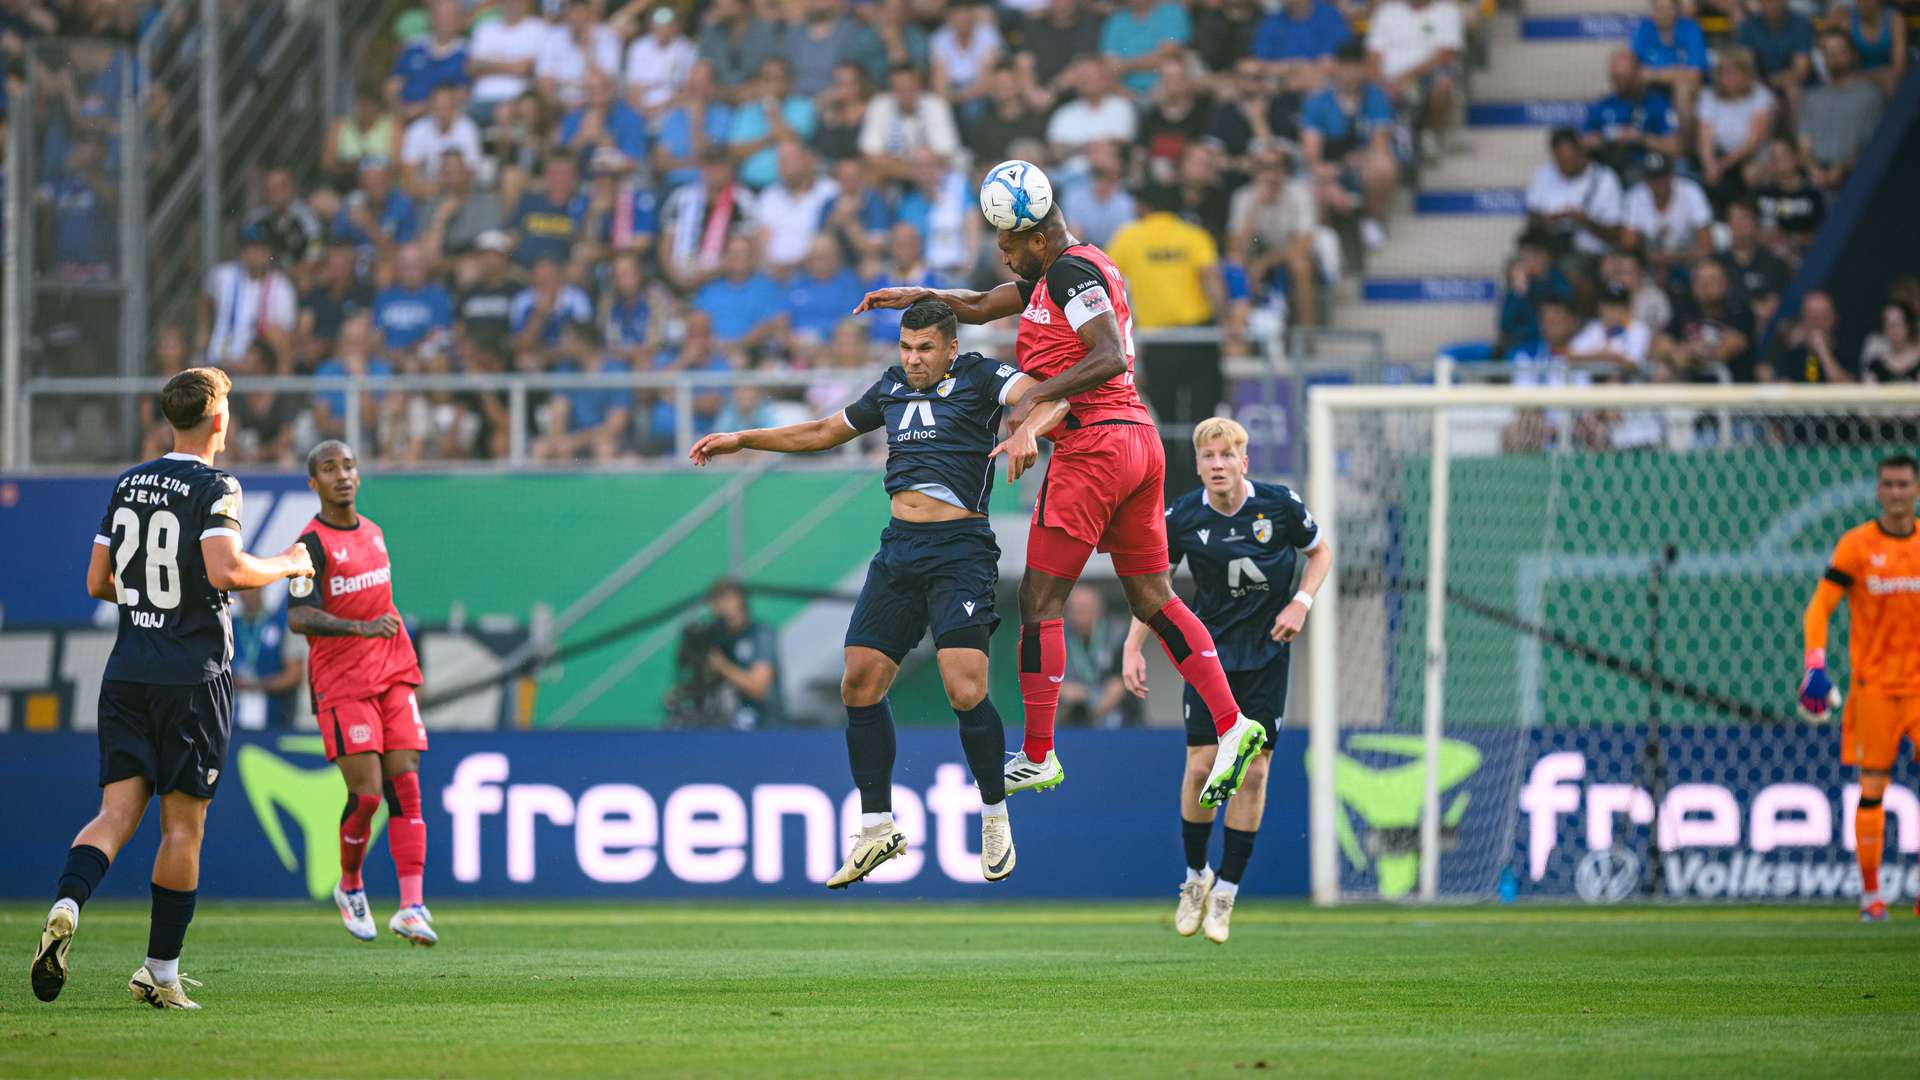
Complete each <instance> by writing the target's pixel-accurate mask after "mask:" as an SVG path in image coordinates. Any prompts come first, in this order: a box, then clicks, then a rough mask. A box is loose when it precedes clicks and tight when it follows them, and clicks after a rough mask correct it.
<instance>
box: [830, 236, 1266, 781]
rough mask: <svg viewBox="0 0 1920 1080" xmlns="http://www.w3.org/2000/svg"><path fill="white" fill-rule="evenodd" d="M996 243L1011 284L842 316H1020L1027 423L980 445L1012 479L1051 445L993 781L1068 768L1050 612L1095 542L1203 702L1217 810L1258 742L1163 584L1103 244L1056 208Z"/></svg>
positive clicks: (1149, 457)
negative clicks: (1012, 701) (999, 770)
mask: <svg viewBox="0 0 1920 1080" xmlns="http://www.w3.org/2000/svg"><path fill="white" fill-rule="evenodd" d="M996 242H997V243H998V244H999V245H1000V255H1001V258H1002V259H1003V260H1004V261H1005V262H1006V264H1007V268H1008V269H1010V270H1012V271H1013V272H1014V273H1015V274H1016V275H1018V276H1019V277H1020V280H1019V281H1012V282H1007V283H1006V284H1003V285H998V286H995V287H994V288H993V289H992V290H990V291H988V292H971V291H968V290H964V289H922V288H914V287H899V288H891V289H877V290H875V291H873V292H870V293H868V294H867V295H866V298H865V299H864V300H862V301H861V302H860V306H859V307H858V308H856V309H855V313H856V314H857V313H859V312H862V311H867V310H870V309H872V308H897V307H906V306H907V305H909V304H913V303H917V302H919V301H922V300H939V301H941V302H943V303H945V304H947V305H948V306H949V307H951V308H952V309H953V310H954V312H955V314H957V315H958V316H959V318H960V319H962V320H963V321H965V322H969V323H986V322H992V321H994V320H996V319H1003V318H1006V317H1008V316H1010V315H1019V316H1020V330H1019V334H1018V336H1017V338H1016V344H1015V351H1016V355H1017V357H1018V359H1019V365H1020V370H1022V371H1024V372H1025V373H1027V374H1028V375H1030V376H1032V377H1034V378H1037V379H1044V380H1046V381H1045V382H1042V383H1041V384H1040V385H1039V386H1037V387H1035V388H1034V390H1033V392H1032V393H1030V394H1028V395H1027V400H1028V402H1029V403H1030V409H1031V411H1030V412H1028V414H1027V416H1026V418H1025V420H1024V421H1022V422H1021V423H1020V424H1019V426H1018V427H1017V428H1016V429H1015V430H1014V432H1013V434H1012V435H1011V436H1010V437H1009V438H1008V439H1007V440H1006V441H1005V442H1004V443H1002V444H1000V445H999V446H996V447H994V450H993V452H994V453H995V454H998V453H1000V452H1001V451H1002V450H1005V451H1007V462H1008V463H1007V479H1008V481H1009V482H1011V481H1013V480H1017V479H1019V477H1020V474H1021V473H1022V472H1025V471H1026V470H1027V469H1028V468H1029V467H1031V466H1032V465H1033V463H1034V462H1035V461H1036V460H1038V458H1039V456H1040V448H1039V443H1038V441H1037V440H1038V438H1039V436H1041V435H1043V434H1044V435H1045V436H1046V437H1047V438H1049V439H1051V440H1052V441H1053V457H1052V460H1051V461H1050V462H1049V463H1048V465H1047V476H1046V480H1045V481H1044V482H1043V483H1042V484H1041V486H1040V497H1039V499H1038V501H1037V502H1036V503H1035V504H1034V508H1033V521H1032V524H1031V525H1030V526H1029V529H1028V533H1027V572H1026V576H1025V577H1024V578H1022V579H1021V581H1020V697H1021V700H1022V701H1023V702H1024V703H1025V704H1026V739H1025V741H1024V743H1023V745H1022V746H1021V749H1020V753H1018V754H1016V755H1014V757H1013V759H1012V760H1011V761H1009V762H1007V767H1006V777H1007V790H1008V791H1010V792H1011V791H1025V790H1027V789H1029V788H1035V789H1039V788H1048V787H1052V786H1054V785H1055V784H1058V783H1060V781H1061V780H1063V779H1064V778H1065V776H1066V773H1065V770H1063V769H1062V768H1061V767H1060V760H1059V757H1058V756H1057V755H1056V754H1055V753H1054V749H1053V720H1054V713H1055V712H1056V711H1057V710H1058V708H1059V705H1060V683H1061V681H1062V680H1063V679H1064V678H1065V676H1066V672H1067V652H1066V624H1065V622H1064V620H1063V616H1064V614H1065V612H1066V603H1067V594H1068V593H1070V592H1072V591H1073V584H1074V582H1075V581H1076V580H1078V579H1079V577H1080V571H1081V570H1082V569H1084V568H1085V566H1086V564H1087V560H1088V559H1089V558H1091V557H1092V555H1093V553H1094V551H1095V550H1096V549H1097V550H1100V551H1105V552H1107V553H1109V554H1110V555H1111V556H1112V558H1113V569H1114V572H1115V573H1116V574H1118V575H1119V576H1120V586H1121V589H1122V590H1123V591H1124V592H1125V593H1126V595H1127V606H1128V607H1130V608H1131V609H1132V610H1133V615H1134V617H1135V618H1137V619H1139V620H1140V621H1142V622H1144V623H1146V624H1147V625H1148V626H1150V627H1152V628H1153V632H1154V633H1155V634H1156V635H1158V636H1159V638H1160V644H1161V647H1163V648H1164V649H1166V652H1167V656H1168V658H1169V659H1171V660H1172V661H1173V663H1174V666H1175V667H1177V668H1179V669H1180V677H1181V678H1183V679H1185V680H1186V681H1187V682H1188V684H1190V685H1191V686H1193V688H1194V689H1195V691H1196V692H1197V693H1198V694H1199V695H1200V697H1201V699H1202V700H1204V701H1205V702H1206V705H1207V711H1208V713H1209V714H1210V715H1211V716H1212V717H1213V721H1214V730H1215V734H1216V735H1217V736H1218V738H1219V746H1220V753H1219V756H1218V758H1217V759H1216V760H1215V762H1214V768H1213V772H1212V774H1211V775H1210V776H1209V777H1208V778H1207V785H1206V788H1205V789H1204V790H1203V791H1202V792H1201V793H1200V802H1201V804H1202V805H1204V806H1219V805H1220V804H1221V803H1224V802H1226V801H1227V799H1228V797H1229V796H1231V795H1232V794H1233V793H1234V792H1235V791H1238V790H1239V789H1240V781H1241V777H1242V776H1243V775H1244V774H1245V772H1246V768H1247V763H1248V762H1249V761H1251V760H1252V759H1253V756H1254V755H1255V754H1256V753H1258V752H1259V750H1260V747H1261V746H1262V745H1263V744H1264V743H1265V735H1264V734H1263V732H1262V730H1261V727H1260V725H1259V724H1257V723H1255V722H1254V721H1252V720H1250V719H1248V718H1247V717H1245V716H1242V715H1240V709H1239V706H1237V705H1235V704H1234V700H1233V691H1232V689H1231V688H1230V687H1229V685H1228V683H1227V676H1226V672H1224V671H1223V670H1221V667H1220V660H1219V658H1218V656H1217V655H1216V654H1215V652H1214V645H1213V638H1212V637H1211V636H1210V635H1209V634H1208V633H1207V628H1206V627H1205V626H1203V625H1201V622H1200V620H1199V619H1198V618H1196V617H1195V616H1194V614H1193V612H1192V611H1189V610H1188V609H1187V605H1186V604H1184V603H1182V602H1181V601H1180V598H1179V597H1177V596H1175V595H1173V590H1172V589H1170V588H1169V587H1168V586H1167V531H1166V526H1165V522H1164V521H1163V520H1162V519H1163V517H1164V515H1165V505H1164V503H1165V496H1164V492H1163V490H1162V485H1163V484H1164V481H1165V477H1166V471H1167V460H1166V451H1165V449H1164V448H1162V447H1161V445H1160V433H1159V432H1158V431H1156V430H1155V429H1154V425H1153V417H1152V416H1150V415H1149V414H1148V413H1147V409H1146V406H1144V405H1142V404H1141V403H1140V395H1139V394H1138V393H1136V392H1135V390H1134V387H1133V316H1132V313H1131V311H1132V309H1131V308H1130V307H1129V306H1128V302H1127V290H1126V283H1125V282H1124V281H1123V280H1122V279H1121V277H1120V271H1119V270H1118V269H1116V268H1115V267H1114V265H1113V260H1111V259H1109V258H1107V254H1106V252H1104V251H1101V250H1100V249H1099V248H1097V247H1095V246H1094V245H1092V244H1087V243H1082V242H1081V241H1080V239H1079V238H1077V237H1075V236H1074V235H1073V234H1072V233H1071V232H1069V231H1068V230H1067V222H1066V218H1065V217H1063V216H1062V215H1061V213H1060V207H1059V206H1057V205H1056V206H1054V207H1053V208H1052V209H1051V210H1049V211H1047V213H1046V215H1045V216H1044V217H1042V218H1041V219H1040V221H1039V222H1038V223H1037V224H1035V225H1033V226H1032V227H1030V228H1028V229H1026V230H1025V231H1021V232H1012V231H1009V230H1006V229H1002V230H1000V232H999V234H998V236H997V239H996Z"/></svg>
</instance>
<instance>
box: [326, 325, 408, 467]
mask: <svg viewBox="0 0 1920 1080" xmlns="http://www.w3.org/2000/svg"><path fill="white" fill-rule="evenodd" d="M313 373H314V374H315V375H335V376H339V375H361V376H367V375H391V374H393V365H392V364H389V363H388V362H387V361H386V360H385V359H384V358H383V357H381V356H380V355H379V354H378V353H376V352H374V351H373V316H371V315H369V314H367V313H365V312H362V313H360V314H358V315H355V316H352V317H351V318H349V319H348V320H347V321H346V322H344V323H341V324H340V339H339V341H338V342H337V343H336V345H335V349H334V354H333V355H332V356H331V357H328V358H327V359H325V360H322V361H320V363H319V364H317V365H315V367H314V369H313ZM386 396H387V394H386V391H384V390H373V391H368V392H367V394H366V396H365V397H364V398H362V399H361V404H360V422H361V424H362V425H365V426H367V427H369V428H370V427H371V426H372V424H373V421H374V415H375V411H374V410H375V406H377V405H378V404H379V403H380V402H382V401H384V400H386ZM313 422H314V428H315V430H316V431H318V432H319V434H320V435H321V436H322V437H323V438H336V439H338V438H343V437H345V436H346V434H347V392H346V391H344V390H322V391H319V392H317V393H315V394H314V395H313Z"/></svg>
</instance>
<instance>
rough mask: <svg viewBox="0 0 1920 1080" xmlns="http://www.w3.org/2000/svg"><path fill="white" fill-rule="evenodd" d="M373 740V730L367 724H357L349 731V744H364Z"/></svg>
mask: <svg viewBox="0 0 1920 1080" xmlns="http://www.w3.org/2000/svg"><path fill="white" fill-rule="evenodd" d="M371 738H373V729H372V728H370V727H368V726H367V725H365V724H355V725H353V726H352V727H350V728H348V729H347V740H348V741H349V742H356V743H363V742H366V741H367V740H368V739H371Z"/></svg>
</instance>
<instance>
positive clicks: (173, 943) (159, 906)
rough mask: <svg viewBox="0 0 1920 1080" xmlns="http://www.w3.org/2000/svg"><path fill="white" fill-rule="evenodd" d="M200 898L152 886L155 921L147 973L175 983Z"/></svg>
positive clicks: (149, 940)
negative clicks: (181, 950) (182, 951)
mask: <svg viewBox="0 0 1920 1080" xmlns="http://www.w3.org/2000/svg"><path fill="white" fill-rule="evenodd" d="M199 895H200V894H199V891H198V890H194V889H189V890H187V891H186V892H181V891H180V890H178V889H169V888H167V887H166V886H165V885H162V884H160V883H158V882H154V883H153V917H152V921H151V922H150V923H149V925H148V928H147V970H149V971H152V972H153V975H154V978H156V979H158V980H160V981H161V982H172V981H174V980H175V979H176V978H178V977H179V976H178V974H177V971H176V965H177V963H178V961H179V960H180V946H181V945H182V944H183V943H184V942H185V941H186V940H187V926H188V925H189V924H191V923H192V922H193V906H194V902H195V900H197V899H198V897H199ZM155 961H158V964H156V963H155Z"/></svg>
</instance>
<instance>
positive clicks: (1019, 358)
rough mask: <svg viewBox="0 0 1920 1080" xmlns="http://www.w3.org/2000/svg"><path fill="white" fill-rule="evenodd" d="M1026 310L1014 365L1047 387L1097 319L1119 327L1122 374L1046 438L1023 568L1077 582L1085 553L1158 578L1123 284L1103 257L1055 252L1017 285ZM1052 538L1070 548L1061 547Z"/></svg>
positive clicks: (1149, 433)
mask: <svg viewBox="0 0 1920 1080" xmlns="http://www.w3.org/2000/svg"><path fill="white" fill-rule="evenodd" d="M1020 292H1021V295H1022V296H1023V297H1024V298H1025V299H1026V303H1027V306H1026V309H1025V310H1024V311H1022V312H1021V313H1020V331H1019V334H1018V335H1017V337H1016V340H1015V343H1014V356H1015V362H1016V363H1018V364H1019V365H1020V370H1021V371H1024V372H1026V373H1027V374H1028V375H1031V376H1033V377H1034V378H1036V379H1050V378H1053V377H1054V376H1057V375H1059V374H1061V373H1063V372H1065V371H1066V370H1067V369H1068V368H1071V367H1072V366H1073V365H1075V364H1077V363H1079V362H1080V361H1082V360H1084V359H1086V356H1087V346H1086V343H1085V342H1083V341H1081V340H1080V333H1079V331H1080V328H1081V327H1082V326H1084V325H1086V324H1087V322H1088V321H1089V320H1092V319H1094V318H1096V317H1098V316H1100V315H1102V314H1105V313H1107V312H1112V313H1113V318H1114V319H1115V321H1117V322H1118V323H1119V324H1120V347H1121V349H1122V351H1123V352H1124V353H1125V354H1126V360H1127V368H1126V370H1125V371H1123V372H1121V373H1120V374H1118V375H1115V376H1114V377H1113V378H1111V379H1108V380H1107V381H1106V382H1104V383H1101V384H1100V385H1099V386H1096V387H1094V388H1093V389H1091V390H1088V391H1085V392H1083V393H1079V394H1075V395H1074V396H1073V397H1071V398H1068V399H1067V404H1068V406H1069V407H1070V411H1069V412H1068V413H1067V417H1066V419H1065V420H1063V421H1061V422H1060V423H1059V424H1058V425H1056V426H1055V427H1054V429H1053V430H1052V431H1049V432H1047V436H1048V438H1050V439H1052V440H1053V457H1052V460H1050V461H1049V462H1048V464H1047V475H1046V478H1045V479H1044V480H1043V481H1042V482H1041V485H1040V497H1039V499H1038V500H1037V501H1036V502H1035V503H1034V507H1033V528H1032V530H1031V532H1030V534H1029V537H1028V542H1027V562H1028V565H1030V566H1032V567H1033V568H1034V569H1036V570H1039V571H1041V572H1042V573H1046V574H1051V575H1052V576H1054V577H1059V578H1069V579H1072V578H1078V577H1079V576H1080V571H1081V570H1082V569H1083V568H1084V566H1085V565H1086V560H1087V557H1088V555H1089V554H1091V551H1092V550H1093V549H1095V548H1097V549H1098V550H1100V551H1105V552H1108V553H1110V554H1111V555H1112V556H1113V568H1114V570H1115V571H1116V572H1118V573H1120V574H1123V575H1129V576H1131V575H1135V574H1153V573H1161V572H1164V571H1165V570H1166V569H1167V529H1166V506H1165V505H1164V503H1165V492H1164V490H1163V489H1164V486H1165V483H1166V471H1167V461H1166V453H1165V451H1164V450H1163V449H1162V448H1161V446H1160V434H1159V432H1158V431H1157V430H1155V428H1154V426H1153V417H1152V415H1151V414H1149V413H1148V412H1147V408H1146V406H1145V405H1142V404H1141V403H1140V394H1139V392H1138V391H1136V390H1135V389H1134V385H1133V311H1132V308H1131V307H1130V305H1129V304H1128V303H1127V287H1126V283H1125V281H1124V280H1122V278H1121V277H1120V271H1119V270H1118V269H1117V268H1115V267H1114V265H1113V261H1112V260H1110V259H1108V258H1107V253H1106V252H1104V251H1101V250H1100V249H1099V248H1097V247H1095V246H1093V245H1092V244H1076V245H1074V246H1073V247H1070V248H1068V249H1067V250H1065V251H1063V252H1061V253H1060V256H1059V257H1058V258H1056V259H1055V260H1054V261H1053V265H1051V266H1049V267H1047V272H1046V274H1045V276H1043V277H1042V278H1041V279H1040V280H1039V281H1036V282H1021V283H1020ZM1055 529H1057V530H1059V531H1060V532H1064V533H1065V534H1066V535H1067V536H1069V537H1072V538H1073V539H1074V540H1077V541H1079V543H1078V544H1063V543H1061V542H1060V540H1061V539H1062V538H1060V537H1058V536H1054V535H1050V533H1049V530H1055Z"/></svg>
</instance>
